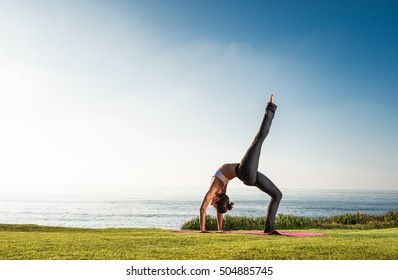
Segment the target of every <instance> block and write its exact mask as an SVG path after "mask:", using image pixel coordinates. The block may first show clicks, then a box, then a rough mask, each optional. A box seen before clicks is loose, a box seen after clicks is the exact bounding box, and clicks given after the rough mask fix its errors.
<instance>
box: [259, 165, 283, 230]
mask: <svg viewBox="0 0 398 280" xmlns="http://www.w3.org/2000/svg"><path fill="white" fill-rule="evenodd" d="M254 186H256V187H257V188H259V189H260V190H262V191H263V192H265V193H267V194H268V195H269V196H271V201H270V203H269V205H268V212H267V218H266V220H265V227H264V232H271V231H273V230H275V228H274V222H275V216H276V212H277V211H278V207H279V203H280V202H281V200H282V193H281V191H280V190H279V189H278V187H277V186H275V184H274V183H272V181H271V180H270V179H268V178H267V177H266V176H265V175H264V174H262V173H260V172H257V180H256V182H255V183H254Z"/></svg>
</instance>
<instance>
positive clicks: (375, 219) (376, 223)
mask: <svg viewBox="0 0 398 280" xmlns="http://www.w3.org/2000/svg"><path fill="white" fill-rule="evenodd" d="M264 222H265V217H256V218H252V217H245V216H230V215H225V216H224V221H223V229H224V230H262V229H263V228H264ZM275 227H276V228H277V229H305V228H356V229H373V228H390V227H398V211H389V212H387V213H385V214H382V215H369V214H364V213H361V212H357V213H354V214H352V213H351V214H350V213H347V214H343V215H338V216H333V217H330V218H308V217H299V216H295V215H284V214H279V215H278V216H277V217H276V219H275ZM181 229H192V230H199V217H196V218H194V219H192V220H190V221H188V222H186V223H184V224H183V225H182V227H181ZM206 229H207V230H217V220H216V218H215V217H213V216H209V215H208V216H206Z"/></svg>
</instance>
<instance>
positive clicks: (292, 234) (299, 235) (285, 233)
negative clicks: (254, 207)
mask: <svg viewBox="0 0 398 280" xmlns="http://www.w3.org/2000/svg"><path fill="white" fill-rule="evenodd" d="M173 232H179V233H199V231H198V230H189V229H185V230H173ZM208 233H218V234H254V235H283V236H293V237H304V236H321V235H324V233H321V232H309V231H306V232H293V231H280V230H278V231H277V230H275V231H273V232H270V233H264V232H262V231H224V232H217V231H209V232H208Z"/></svg>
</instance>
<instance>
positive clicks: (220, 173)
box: [214, 169, 229, 186]
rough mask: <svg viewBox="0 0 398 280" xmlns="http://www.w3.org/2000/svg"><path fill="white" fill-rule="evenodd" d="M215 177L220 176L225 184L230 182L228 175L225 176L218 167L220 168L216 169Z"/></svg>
mask: <svg viewBox="0 0 398 280" xmlns="http://www.w3.org/2000/svg"><path fill="white" fill-rule="evenodd" d="M214 177H217V178H219V179H220V180H221V181H222V182H223V184H224V186H225V185H226V184H228V182H229V179H228V178H227V177H225V176H224V174H222V172H221V171H220V169H218V170H217V171H216V174H214Z"/></svg>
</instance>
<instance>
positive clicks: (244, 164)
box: [236, 103, 282, 232]
mask: <svg viewBox="0 0 398 280" xmlns="http://www.w3.org/2000/svg"><path fill="white" fill-rule="evenodd" d="M275 110H276V105H275V104H273V103H268V105H267V109H266V110H265V114H264V118H263V121H262V123H261V126H260V130H259V131H258V133H257V135H256V137H255V138H254V140H253V143H252V144H251V146H250V148H249V149H248V150H247V152H246V154H245V155H244V157H243V159H242V161H241V162H240V164H238V165H237V167H236V175H237V176H238V178H239V179H240V180H241V181H242V182H243V183H244V184H245V185H248V186H256V187H257V188H259V189H260V190H262V191H263V192H265V193H267V194H268V195H270V196H271V201H270V203H269V205H268V212H267V218H266V221H265V228H264V232H271V231H273V230H274V221H275V216H276V212H277V211H278V207H279V203H280V201H281V199H282V193H281V191H280V190H279V189H278V188H277V187H276V186H275V184H274V183H272V181H271V180H270V179H268V178H267V177H266V176H265V175H264V174H262V173H260V172H258V171H257V169H258V162H259V159H260V153H261V146H262V144H263V142H264V140H265V138H266V137H267V135H268V132H269V130H270V127H271V124H272V119H273V118H274V115H275Z"/></svg>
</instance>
